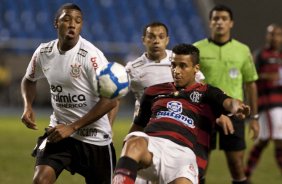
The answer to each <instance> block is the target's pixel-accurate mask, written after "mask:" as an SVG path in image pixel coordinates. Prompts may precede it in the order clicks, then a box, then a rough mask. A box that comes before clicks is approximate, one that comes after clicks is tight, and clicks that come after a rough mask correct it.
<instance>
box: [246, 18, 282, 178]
mask: <svg viewBox="0 0 282 184" xmlns="http://www.w3.org/2000/svg"><path fill="white" fill-rule="evenodd" d="M255 63H256V67H257V71H258V74H259V80H258V81H257V87H258V110H259V115H260V117H259V124H260V127H261V128H260V132H259V137H258V140H257V141H256V142H255V145H254V147H253V148H252V150H251V152H250V156H249V159H248V162H247V168H246V170H245V173H246V176H247V177H248V179H249V180H250V177H251V174H252V172H253V170H254V169H255V167H256V165H257V162H258V161H259V158H260V156H261V154H262V151H263V150H264V148H266V146H267V145H268V143H269V141H270V140H273V141H274V150H275V151H274V152H275V157H276V162H277V164H278V167H279V169H280V172H281V173H282V26H281V25H278V24H271V25H269V26H268V27H267V31H266V46H265V47H264V48H262V49H260V50H259V51H258V52H257V53H255Z"/></svg>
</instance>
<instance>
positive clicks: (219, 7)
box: [209, 4, 233, 20]
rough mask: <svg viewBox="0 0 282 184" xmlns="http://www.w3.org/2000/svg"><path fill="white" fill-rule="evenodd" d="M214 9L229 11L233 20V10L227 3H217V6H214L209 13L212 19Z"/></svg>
mask: <svg viewBox="0 0 282 184" xmlns="http://www.w3.org/2000/svg"><path fill="white" fill-rule="evenodd" d="M214 11H226V12H228V14H229V16H230V19H231V20H233V12H232V10H231V9H230V8H229V7H228V6H226V5H222V4H219V5H216V6H215V7H213V8H212V9H211V11H210V14H209V19H210V20H211V18H212V13H213V12H214Z"/></svg>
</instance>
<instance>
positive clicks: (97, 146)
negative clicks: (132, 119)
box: [21, 3, 118, 184]
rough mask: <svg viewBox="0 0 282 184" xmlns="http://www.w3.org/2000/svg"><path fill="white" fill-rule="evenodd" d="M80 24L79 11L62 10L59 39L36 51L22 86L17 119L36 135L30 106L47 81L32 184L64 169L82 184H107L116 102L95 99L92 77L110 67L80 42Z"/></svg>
mask: <svg viewBox="0 0 282 184" xmlns="http://www.w3.org/2000/svg"><path fill="white" fill-rule="evenodd" d="M82 23H83V16H82V12H81V9H80V8H79V7H78V6H77V5H75V4H71V3H67V4H64V5H62V6H61V7H60V8H59V9H58V11H57V14H56V16H55V22H54V26H55V29H56V30H57V33H58V39H56V40H53V41H50V42H48V43H42V44H41V45H40V46H39V47H38V48H37V49H36V51H35V52H34V54H33V56H32V59H31V61H30V63H29V65H28V68H27V71H26V74H25V76H24V78H23V80H22V84H21V91H22V97H23V101H24V112H23V115H22V117H21V119H22V122H23V123H24V124H25V125H26V127H27V128H30V129H35V130H36V129H37V126H36V123H35V119H34V112H33V109H32V103H33V101H34V98H35V94H36V82H37V81H38V79H41V78H46V79H47V81H48V83H49V85H50V92H51V102H52V107H53V114H52V115H51V117H50V125H49V128H48V130H47V131H46V133H45V134H44V135H43V136H42V137H40V138H39V139H38V144H37V147H36V148H35V150H34V155H35V156H36V164H35V172H34V177H33V183H54V182H55V181H56V179H57V177H58V176H59V175H60V173H61V172H62V171H63V170H64V169H66V170H68V171H70V172H71V173H79V174H81V175H82V176H84V178H85V181H86V183H105V184H110V183H111V179H112V173H113V169H114V166H115V162H116V161H115V159H116V158H115V151H114V148H113V145H112V130H111V126H110V123H109V117H108V116H107V113H109V112H110V111H111V110H112V109H114V108H116V107H117V105H118V102H117V101H116V100H110V99H107V98H103V97H100V96H99V93H98V90H97V81H96V72H97V71H98V70H99V69H100V68H101V67H102V66H104V65H106V64H107V63H108V61H107V59H106V58H105V56H104V54H103V53H102V52H101V51H100V50H99V49H98V48H96V47H95V46H94V45H92V44H91V43H90V42H88V41H87V40H85V39H83V38H82V37H81V36H80V32H81V29H82Z"/></svg>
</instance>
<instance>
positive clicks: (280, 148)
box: [274, 140, 282, 174]
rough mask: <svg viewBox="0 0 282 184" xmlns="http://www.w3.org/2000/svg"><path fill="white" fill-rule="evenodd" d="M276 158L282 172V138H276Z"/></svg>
mask: <svg viewBox="0 0 282 184" xmlns="http://www.w3.org/2000/svg"><path fill="white" fill-rule="evenodd" d="M274 152H275V159H276V162H277V164H278V167H279V170H280V173H281V174H282V140H274Z"/></svg>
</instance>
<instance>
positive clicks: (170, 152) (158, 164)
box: [124, 132, 198, 184]
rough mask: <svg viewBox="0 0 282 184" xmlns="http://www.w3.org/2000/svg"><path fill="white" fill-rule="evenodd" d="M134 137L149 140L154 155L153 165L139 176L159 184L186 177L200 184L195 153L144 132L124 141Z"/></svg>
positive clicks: (140, 172) (134, 134)
mask: <svg viewBox="0 0 282 184" xmlns="http://www.w3.org/2000/svg"><path fill="white" fill-rule="evenodd" d="M132 136H139V137H144V138H145V139H147V140H148V150H149V151H150V152H151V153H153V164H152V165H151V166H150V167H148V168H146V169H141V170H139V171H138V176H139V177H141V178H144V179H146V180H150V181H154V182H158V183H159V184H163V183H170V182H172V181H173V180H175V179H176V178H180V177H184V178H187V179H189V180H191V181H192V183H193V184H198V166H197V162H196V156H195V154H194V152H193V151H192V150H191V149H190V148H187V147H184V146H180V145H178V144H176V143H174V142H172V141H170V140H168V139H164V138H159V137H153V136H149V135H147V134H145V133H144V132H132V133H130V134H128V135H127V136H126V137H125V139H124V140H127V139H128V138H130V137H132Z"/></svg>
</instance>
